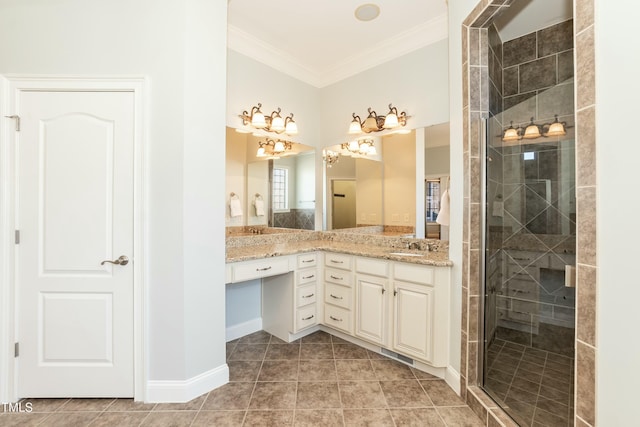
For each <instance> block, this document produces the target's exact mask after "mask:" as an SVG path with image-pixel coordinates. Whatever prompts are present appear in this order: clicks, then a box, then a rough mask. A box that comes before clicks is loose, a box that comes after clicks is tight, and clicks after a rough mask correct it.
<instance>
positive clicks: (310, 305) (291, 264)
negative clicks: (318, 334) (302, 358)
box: [227, 252, 320, 342]
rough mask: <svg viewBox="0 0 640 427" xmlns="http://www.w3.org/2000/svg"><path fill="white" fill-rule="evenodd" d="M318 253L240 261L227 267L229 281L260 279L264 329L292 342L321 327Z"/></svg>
mask: <svg viewBox="0 0 640 427" xmlns="http://www.w3.org/2000/svg"><path fill="white" fill-rule="evenodd" d="M318 258H319V255H318V254H317V253H316V252H310V253H303V254H298V255H288V256H277V257H270V258H264V259H260V260H252V261H241V262H236V263H231V264H228V265H227V282H228V283H241V282H245V281H248V280H254V279H261V292H262V295H261V300H262V329H263V330H265V331H267V332H269V333H271V334H273V335H275V336H276V337H278V338H280V339H281V340H283V341H286V342H289V341H292V340H294V339H296V338H297V336H296V334H297V333H299V332H301V331H303V330H304V329H307V328H310V327H312V326H314V325H317V324H318V318H319V313H318V308H317V301H318V300H319V299H318V292H319V288H320V287H319V286H318V283H319V282H318V267H319V263H318Z"/></svg>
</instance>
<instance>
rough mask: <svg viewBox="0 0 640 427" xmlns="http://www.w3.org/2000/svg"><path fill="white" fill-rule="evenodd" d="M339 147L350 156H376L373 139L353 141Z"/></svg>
mask: <svg viewBox="0 0 640 427" xmlns="http://www.w3.org/2000/svg"><path fill="white" fill-rule="evenodd" d="M340 147H341V148H342V149H343V150H347V151H348V152H349V153H352V154H361V155H364V156H366V155H371V156H375V155H376V154H378V152H377V150H376V147H375V145H374V144H373V139H360V140H357V139H355V140H353V141H349V142H345V143H344V144H341V145H340Z"/></svg>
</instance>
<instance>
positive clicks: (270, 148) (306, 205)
mask: <svg viewBox="0 0 640 427" xmlns="http://www.w3.org/2000/svg"><path fill="white" fill-rule="evenodd" d="M226 135H227V138H226V189H227V191H226V192H227V194H228V195H230V194H231V193H234V194H235V196H234V197H238V198H239V199H240V205H241V207H242V215H238V216H231V215H230V210H229V209H227V224H226V225H227V226H228V227H241V226H248V227H252V226H255V227H256V228H258V227H260V228H262V227H273V228H296V229H306V230H313V229H314V224H315V151H314V148H313V147H310V146H307V145H304V144H298V143H290V142H288V141H280V142H282V144H279V141H278V140H271V141H268V140H267V139H266V138H265V137H256V136H253V135H252V134H248V133H240V132H237V131H236V130H235V129H232V128H227V134H226ZM274 151H275V152H274ZM229 197H230V196H229ZM228 202H229V201H228Z"/></svg>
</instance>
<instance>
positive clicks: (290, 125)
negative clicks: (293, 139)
mask: <svg viewBox="0 0 640 427" xmlns="http://www.w3.org/2000/svg"><path fill="white" fill-rule="evenodd" d="M260 108H262V104H261V103H259V102H258V105H257V106H253V107H251V112H247V111H246V110H245V111H243V112H242V114H240V118H241V119H242V124H243V125H245V126H252V127H254V128H256V129H263V130H265V131H267V132H275V133H277V134H281V133H284V134H286V135H296V134H297V133H298V125H297V124H296V122H295V121H294V120H293V113H291V114H289V115H288V116H287V117H285V118H284V119H283V118H282V116H281V115H280V113H281V112H282V110H281V109H280V107H278V109H277V110H274V111H273V112H272V113H271V114H270V115H268V116H265V115H264V114H263V113H262V111H261V110H260Z"/></svg>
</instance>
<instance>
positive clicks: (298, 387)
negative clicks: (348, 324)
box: [0, 331, 483, 427]
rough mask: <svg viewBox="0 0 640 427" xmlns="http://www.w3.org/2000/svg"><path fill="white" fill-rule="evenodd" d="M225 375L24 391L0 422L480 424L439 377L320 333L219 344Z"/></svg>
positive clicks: (441, 426) (49, 426) (261, 334)
mask: <svg viewBox="0 0 640 427" xmlns="http://www.w3.org/2000/svg"><path fill="white" fill-rule="evenodd" d="M227 360H228V364H229V375H230V382H229V383H228V384H226V385H224V386H223V387H220V388H218V389H216V390H213V391H211V392H210V393H207V394H205V395H202V396H200V397H198V398H196V399H194V400H192V401H191V402H188V403H183V404H144V403H136V402H133V401H132V400H130V399H25V400H24V401H23V402H22V404H23V407H26V403H27V402H30V403H31V405H32V407H33V411H32V412H31V413H19V414H11V413H7V412H3V411H2V409H1V407H0V426H3V427H8V426H32V425H40V426H45V427H55V426H64V427H69V426H96V427H97V426H118V427H121V426H243V425H244V426H288V425H295V426H323V427H324V426H365V425H366V426H439V427H453V426H469V427H475V426H482V425H483V424H482V423H481V422H480V420H479V419H478V418H477V417H476V415H475V414H474V413H473V412H472V411H471V409H470V408H469V407H468V406H467V405H465V404H464V402H463V401H462V400H461V399H460V398H459V397H458V396H457V395H456V394H455V393H454V392H453V391H452V390H451V389H450V388H449V386H447V384H445V382H444V381H442V380H440V379H438V378H436V377H433V376H431V375H429V374H426V373H424V372H421V371H418V370H415V369H413V368H411V367H409V366H407V365H404V364H402V363H399V362H396V361H394V360H392V359H389V358H386V357H385V356H382V355H379V354H376V353H373V352H370V351H368V350H366V349H364V348H362V347H358V346H356V345H354V344H351V343H348V342H346V341H344V340H342V339H339V338H337V337H333V336H331V335H330V334H327V333H325V332H316V333H314V334H312V335H309V336H307V337H305V338H302V339H301V340H298V341H296V342H294V343H290V344H287V343H285V342H283V341H281V340H279V339H277V338H275V337H273V336H271V335H270V334H268V333H266V332H262V331H261V332H257V333H255V334H251V335H248V336H246V337H243V338H240V339H238V340H236V341H233V342H230V343H228V344H227Z"/></svg>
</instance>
